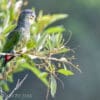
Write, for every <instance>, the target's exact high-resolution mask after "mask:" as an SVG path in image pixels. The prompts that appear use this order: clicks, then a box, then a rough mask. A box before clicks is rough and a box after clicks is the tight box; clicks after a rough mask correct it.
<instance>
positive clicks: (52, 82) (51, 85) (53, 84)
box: [50, 75, 57, 97]
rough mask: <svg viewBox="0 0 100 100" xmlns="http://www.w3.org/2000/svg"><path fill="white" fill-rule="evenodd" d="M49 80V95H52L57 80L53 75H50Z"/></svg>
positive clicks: (55, 88)
mask: <svg viewBox="0 0 100 100" xmlns="http://www.w3.org/2000/svg"><path fill="white" fill-rule="evenodd" d="M50 78H51V81H50V89H51V96H52V97H54V96H55V94H56V90H57V82H56V79H55V77H54V76H53V75H51V77H50Z"/></svg>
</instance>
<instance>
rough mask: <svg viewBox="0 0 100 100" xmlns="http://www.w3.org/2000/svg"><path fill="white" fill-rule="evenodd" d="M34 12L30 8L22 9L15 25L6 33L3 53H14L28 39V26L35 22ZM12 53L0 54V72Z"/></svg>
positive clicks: (12, 56)
mask: <svg viewBox="0 0 100 100" xmlns="http://www.w3.org/2000/svg"><path fill="white" fill-rule="evenodd" d="M35 18H36V14H35V11H33V10H31V9H25V10H23V11H22V12H21V13H20V15H19V18H18V21H17V25H16V27H15V28H14V29H13V30H12V31H11V32H10V33H9V34H8V35H7V37H6V40H5V44H4V46H3V49H2V52H3V53H14V50H16V49H18V48H19V49H22V48H23V47H24V46H25V45H26V43H27V42H28V40H29V39H30V27H31V25H32V23H33V22H35ZM14 57H15V56H14V55H9V54H6V55H0V63H1V64H0V72H2V69H3V68H5V67H6V65H7V63H8V62H9V61H11V60H12V59H13V58H14Z"/></svg>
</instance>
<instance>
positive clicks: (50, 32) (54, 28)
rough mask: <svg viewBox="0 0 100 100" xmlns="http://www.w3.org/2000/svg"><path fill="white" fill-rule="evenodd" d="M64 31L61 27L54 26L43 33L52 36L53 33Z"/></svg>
mask: <svg viewBox="0 0 100 100" xmlns="http://www.w3.org/2000/svg"><path fill="white" fill-rule="evenodd" d="M64 31H65V28H64V27H62V26H55V27H50V28H48V29H47V30H45V31H44V33H48V34H54V33H62V32H64Z"/></svg>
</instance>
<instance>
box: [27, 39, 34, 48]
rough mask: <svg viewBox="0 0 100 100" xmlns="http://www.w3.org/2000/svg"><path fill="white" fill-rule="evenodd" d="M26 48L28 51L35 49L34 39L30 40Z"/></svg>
mask: <svg viewBox="0 0 100 100" xmlns="http://www.w3.org/2000/svg"><path fill="white" fill-rule="evenodd" d="M26 46H27V48H28V49H31V48H35V46H36V43H35V41H33V40H32V39H30V40H29V41H28V42H27V44H26Z"/></svg>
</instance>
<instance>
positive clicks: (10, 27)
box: [2, 25, 16, 34]
mask: <svg viewBox="0 0 100 100" xmlns="http://www.w3.org/2000/svg"><path fill="white" fill-rule="evenodd" d="M15 26H16V25H9V26H8V27H7V28H6V29H5V30H3V33H2V34H7V33H9V32H11V31H12V30H13V29H14V28H15Z"/></svg>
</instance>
